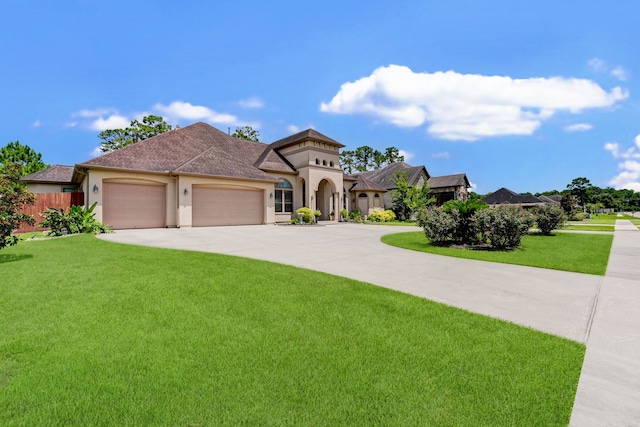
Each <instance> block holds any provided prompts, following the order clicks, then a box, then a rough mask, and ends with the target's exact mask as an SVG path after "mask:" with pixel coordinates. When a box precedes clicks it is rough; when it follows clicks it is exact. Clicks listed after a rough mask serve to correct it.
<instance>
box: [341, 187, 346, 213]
mask: <svg viewBox="0 0 640 427" xmlns="http://www.w3.org/2000/svg"><path fill="white" fill-rule="evenodd" d="M342 209H347V189H346V188H343V189H342Z"/></svg>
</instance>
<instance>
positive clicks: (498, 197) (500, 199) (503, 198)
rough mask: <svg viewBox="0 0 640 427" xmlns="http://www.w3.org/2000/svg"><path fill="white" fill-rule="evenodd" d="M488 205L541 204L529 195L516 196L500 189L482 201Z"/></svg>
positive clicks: (505, 189)
mask: <svg viewBox="0 0 640 427" xmlns="http://www.w3.org/2000/svg"><path fill="white" fill-rule="evenodd" d="M482 200H483V201H484V202H486V203H487V204H489V205H502V204H515V205H521V204H539V203H542V202H541V201H540V199H538V198H537V197H536V196H533V195H531V194H518V193H515V192H513V191H511V190H509V189H508V188H504V187H503V188H501V189H499V190H498V191H496V192H495V193H491V194H489V195H488V196H485V197H484V198H483V199H482Z"/></svg>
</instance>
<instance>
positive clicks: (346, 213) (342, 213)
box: [340, 209, 349, 219]
mask: <svg viewBox="0 0 640 427" xmlns="http://www.w3.org/2000/svg"><path fill="white" fill-rule="evenodd" d="M340 216H341V217H342V219H347V217H348V216H349V211H348V210H346V209H340Z"/></svg>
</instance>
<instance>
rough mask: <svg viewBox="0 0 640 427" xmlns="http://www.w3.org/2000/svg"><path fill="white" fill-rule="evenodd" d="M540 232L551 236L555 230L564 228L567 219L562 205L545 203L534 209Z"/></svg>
mask: <svg viewBox="0 0 640 427" xmlns="http://www.w3.org/2000/svg"><path fill="white" fill-rule="evenodd" d="M533 214H534V215H535V219H536V224H538V229H539V230H540V233H542V234H544V235H545V236H549V235H550V234H551V232H552V231H553V230H557V229H559V228H562V226H563V225H564V221H565V218H566V217H565V214H564V210H563V209H562V208H561V207H560V206H556V205H552V204H544V205H541V206H536V207H535V208H534V209H533Z"/></svg>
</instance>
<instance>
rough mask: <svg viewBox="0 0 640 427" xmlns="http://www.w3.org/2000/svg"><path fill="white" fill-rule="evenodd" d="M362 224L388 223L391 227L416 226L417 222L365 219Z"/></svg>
mask: <svg viewBox="0 0 640 427" xmlns="http://www.w3.org/2000/svg"><path fill="white" fill-rule="evenodd" d="M364 224H367V225H388V226H391V227H417V226H418V224H417V223H416V222H415V221H398V220H393V221H385V222H376V221H365V222H364Z"/></svg>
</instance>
